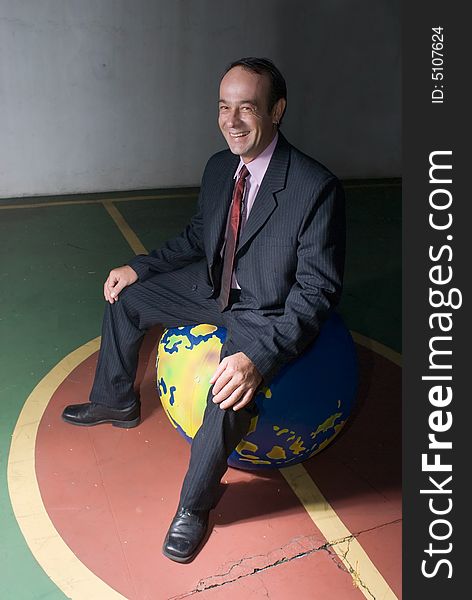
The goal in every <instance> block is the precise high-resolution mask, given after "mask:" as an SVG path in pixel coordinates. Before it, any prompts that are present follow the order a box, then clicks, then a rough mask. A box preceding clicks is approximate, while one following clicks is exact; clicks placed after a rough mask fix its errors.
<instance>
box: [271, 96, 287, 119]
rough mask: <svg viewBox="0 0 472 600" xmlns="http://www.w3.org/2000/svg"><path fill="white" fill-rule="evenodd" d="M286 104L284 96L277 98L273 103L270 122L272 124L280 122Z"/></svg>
mask: <svg viewBox="0 0 472 600" xmlns="http://www.w3.org/2000/svg"><path fill="white" fill-rule="evenodd" d="M286 106H287V101H286V100H285V98H279V99H278V100H277V102H276V103H275V104H274V108H273V109H272V122H273V123H274V125H278V124H279V123H280V121H281V119H282V117H283V114H284V112H285V108H286Z"/></svg>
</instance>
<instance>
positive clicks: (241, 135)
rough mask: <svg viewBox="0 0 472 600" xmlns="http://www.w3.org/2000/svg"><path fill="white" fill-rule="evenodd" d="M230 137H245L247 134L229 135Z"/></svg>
mask: <svg viewBox="0 0 472 600" xmlns="http://www.w3.org/2000/svg"><path fill="white" fill-rule="evenodd" d="M230 135H231V137H235V138H237V137H243V136H245V135H247V132H246V133H230Z"/></svg>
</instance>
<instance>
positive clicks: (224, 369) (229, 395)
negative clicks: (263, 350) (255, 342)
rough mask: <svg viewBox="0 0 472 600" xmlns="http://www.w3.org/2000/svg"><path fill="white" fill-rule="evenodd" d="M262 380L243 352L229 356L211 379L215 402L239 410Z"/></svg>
mask: <svg viewBox="0 0 472 600" xmlns="http://www.w3.org/2000/svg"><path fill="white" fill-rule="evenodd" d="M261 381H262V377H261V375H260V373H259V371H258V370H257V369H256V367H255V365H254V363H253V362H252V361H251V359H249V358H248V357H247V356H246V355H245V354H244V353H243V352H237V353H236V354H232V355H231V356H227V357H226V358H223V360H222V361H221V362H220V364H219V365H218V368H217V369H216V371H215V373H214V374H213V377H212V378H211V379H210V383H212V384H214V385H213V402H215V403H216V404H219V405H220V408H230V407H233V410H239V409H240V408H243V407H244V406H246V404H249V402H250V401H251V400H252V397H253V395H254V393H255V391H256V390H257V387H258V385H259V384H260V383H261Z"/></svg>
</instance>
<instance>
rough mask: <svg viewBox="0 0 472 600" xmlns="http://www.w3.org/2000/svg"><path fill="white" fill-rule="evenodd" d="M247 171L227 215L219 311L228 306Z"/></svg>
mask: <svg viewBox="0 0 472 600" xmlns="http://www.w3.org/2000/svg"><path fill="white" fill-rule="evenodd" d="M248 175H249V171H248V170H247V168H246V165H243V167H242V169H241V171H240V173H239V178H238V181H237V182H236V185H235V186H234V192H233V201H232V202H231V209H230V215H229V225H228V232H227V236H226V243H225V252H224V257H223V271H222V274H221V291H220V295H219V297H218V305H219V307H220V310H223V309H225V308H226V307H227V306H228V300H229V292H230V290H231V279H232V277H233V266H234V255H235V252H236V246H237V243H238V233H239V228H240V224H241V204H242V200H243V196H244V187H245V184H246V177H247V176H248Z"/></svg>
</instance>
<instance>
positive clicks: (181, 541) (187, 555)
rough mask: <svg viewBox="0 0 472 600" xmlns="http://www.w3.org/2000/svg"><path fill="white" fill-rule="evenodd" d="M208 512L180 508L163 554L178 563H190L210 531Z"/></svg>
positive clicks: (170, 528) (168, 534) (165, 541)
mask: <svg viewBox="0 0 472 600" xmlns="http://www.w3.org/2000/svg"><path fill="white" fill-rule="evenodd" d="M209 512H210V511H208V510H190V509H188V508H183V507H182V508H179V509H178V510H177V513H176V515H175V517H174V520H173V521H172V523H171V525H170V527H169V531H168V532H167V535H166V539H165V540H164V545H163V546H162V552H163V554H164V556H167V558H170V559H171V560H175V561H176V562H180V563H186V562H190V561H191V560H192V559H193V558H194V556H195V555H196V554H197V552H198V550H199V546H200V544H201V543H202V541H203V538H204V537H205V534H206V532H207V529H208V514H209Z"/></svg>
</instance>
